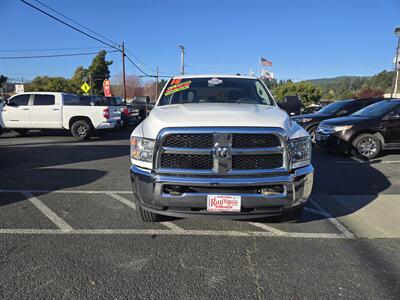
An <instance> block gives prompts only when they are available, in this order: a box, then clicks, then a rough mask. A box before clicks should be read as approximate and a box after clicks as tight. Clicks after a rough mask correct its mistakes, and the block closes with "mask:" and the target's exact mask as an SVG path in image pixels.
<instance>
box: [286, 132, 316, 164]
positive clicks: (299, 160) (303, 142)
mask: <svg viewBox="0 0 400 300" xmlns="http://www.w3.org/2000/svg"><path fill="white" fill-rule="evenodd" d="M311 147H312V146H311V139H310V137H309V136H308V137H302V138H298V139H293V140H290V153H291V155H292V168H293V169H296V168H300V167H304V166H306V165H308V164H310V162H311Z"/></svg>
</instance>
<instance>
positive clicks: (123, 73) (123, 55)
mask: <svg viewBox="0 0 400 300" xmlns="http://www.w3.org/2000/svg"><path fill="white" fill-rule="evenodd" d="M122 81H123V82H124V102H125V103H126V81H125V44H124V42H122Z"/></svg>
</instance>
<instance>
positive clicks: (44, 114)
mask: <svg viewBox="0 0 400 300" xmlns="http://www.w3.org/2000/svg"><path fill="white" fill-rule="evenodd" d="M0 113H1V115H0V126H1V127H3V128H7V129H11V130H12V131H15V132H17V133H19V134H21V135H24V134H26V133H27V132H28V131H29V130H30V129H66V130H70V131H71V134H72V135H73V136H74V137H75V138H77V139H80V140H83V139H88V138H89V137H90V136H91V135H92V134H93V133H94V131H102V130H108V129H112V128H114V127H116V126H117V122H119V121H120V120H121V117H120V112H119V110H118V108H117V107H116V106H109V105H100V106H91V105H84V104H82V102H81V100H80V98H79V97H78V96H77V95H73V94H66V93H53V92H32V93H23V94H18V95H15V96H13V97H11V98H10V99H9V100H8V101H7V102H5V103H4V105H3V106H2V107H1V110H0Z"/></svg>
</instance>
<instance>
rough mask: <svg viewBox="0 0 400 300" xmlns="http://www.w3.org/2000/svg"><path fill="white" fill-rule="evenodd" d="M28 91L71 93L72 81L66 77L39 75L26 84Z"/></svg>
mask: <svg viewBox="0 0 400 300" xmlns="http://www.w3.org/2000/svg"><path fill="white" fill-rule="evenodd" d="M25 90H26V91H27V92H64V93H71V92H73V91H72V89H71V85H70V81H69V80H68V79H65V78H64V77H49V76H43V77H42V76H37V77H35V78H34V79H33V80H32V81H31V82H30V83H28V84H26V87H25Z"/></svg>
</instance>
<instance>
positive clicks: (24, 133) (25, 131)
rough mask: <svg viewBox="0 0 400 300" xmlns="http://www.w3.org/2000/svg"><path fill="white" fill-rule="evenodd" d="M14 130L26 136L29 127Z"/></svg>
mask: <svg viewBox="0 0 400 300" xmlns="http://www.w3.org/2000/svg"><path fill="white" fill-rule="evenodd" d="M12 131H13V132H15V133H17V134H18V135H19V136H25V135H27V133H28V131H29V130H28V129H13V130H12Z"/></svg>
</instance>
